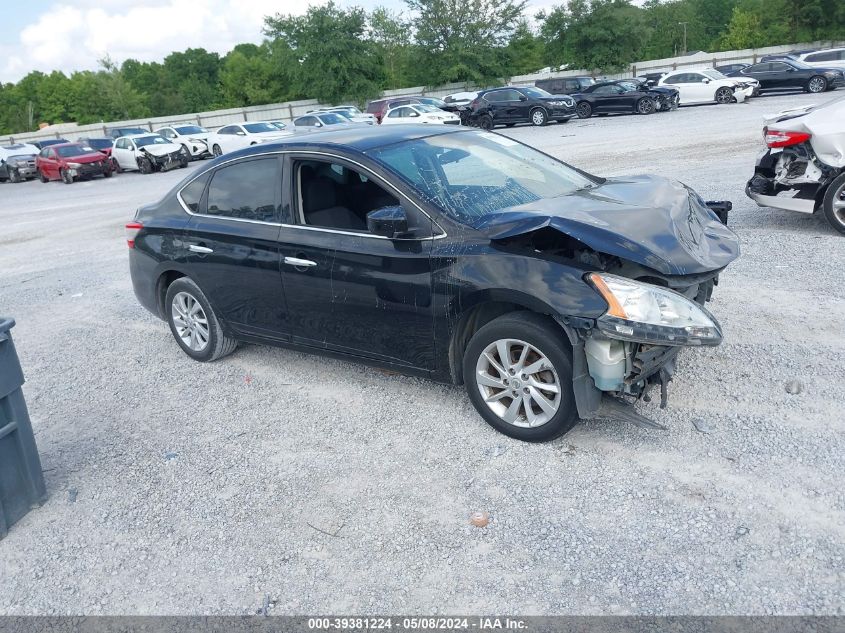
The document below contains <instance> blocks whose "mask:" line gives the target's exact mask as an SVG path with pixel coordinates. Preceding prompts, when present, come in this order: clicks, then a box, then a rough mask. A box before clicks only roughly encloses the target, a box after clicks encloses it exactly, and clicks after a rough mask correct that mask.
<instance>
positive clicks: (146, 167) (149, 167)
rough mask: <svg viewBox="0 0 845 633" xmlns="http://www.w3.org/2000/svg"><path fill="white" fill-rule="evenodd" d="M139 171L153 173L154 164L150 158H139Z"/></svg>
mask: <svg viewBox="0 0 845 633" xmlns="http://www.w3.org/2000/svg"><path fill="white" fill-rule="evenodd" d="M138 171H140V172H141V173H142V174H151V173H153V164H152V163H151V162H150V159H149V158H139V159H138Z"/></svg>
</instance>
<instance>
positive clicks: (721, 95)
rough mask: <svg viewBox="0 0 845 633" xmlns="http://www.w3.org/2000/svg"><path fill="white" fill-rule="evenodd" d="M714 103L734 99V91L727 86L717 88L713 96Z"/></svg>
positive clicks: (728, 101) (727, 101)
mask: <svg viewBox="0 0 845 633" xmlns="http://www.w3.org/2000/svg"><path fill="white" fill-rule="evenodd" d="M713 98H714V99H715V100H716V103H730V102H731V101H733V100H734V93H733V91H732V90H731V89H730V88H728V87H722V88H719V89H718V90H717V91H716V94H715V95H714V97H713Z"/></svg>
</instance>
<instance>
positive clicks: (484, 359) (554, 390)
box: [463, 312, 578, 442]
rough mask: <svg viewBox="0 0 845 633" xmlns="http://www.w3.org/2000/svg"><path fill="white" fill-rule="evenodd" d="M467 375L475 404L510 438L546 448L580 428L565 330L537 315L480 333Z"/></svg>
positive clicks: (508, 318)
mask: <svg viewBox="0 0 845 633" xmlns="http://www.w3.org/2000/svg"><path fill="white" fill-rule="evenodd" d="M463 371H464V382H465V383H466V388H467V393H468V394H469V398H470V400H471V401H472V404H473V405H474V406H475V408H476V410H477V411H478V413H479V414H480V415H481V417H482V418H484V420H485V421H486V422H487V423H488V424H489V425H490V426H492V427H493V428H494V429H496V430H497V431H499V432H501V433H504V434H505V435H509V436H510V437H513V438H516V439H518V440H523V441H526V442H545V441H548V440H551V439H554V438H556V437H559V436H561V435H563V434H564V433H566V432H567V431H569V430H570V429H571V428H572V427H573V426H575V424H577V422H578V416H577V410H576V407H575V397H574V395H573V393H572V360H571V351H570V348H569V345H568V343H567V342H566V340H565V337H564V335H563V331H562V330H560V329H559V328H556V327H555V326H554V324H553V323H551V322H550V321H548V320H547V319H546V318H544V317H541V316H539V315H537V314H534V313H533V312H512V313H510V314H506V315H504V316H501V317H499V318H497V319H494V320H493V321H491V322H490V323H487V324H486V325H484V326H483V327H482V328H481V329H479V330H478V332H476V333H475V336H473V337H472V339H471V340H470V342H469V345H467V349H466V352H465V354H464V360H463Z"/></svg>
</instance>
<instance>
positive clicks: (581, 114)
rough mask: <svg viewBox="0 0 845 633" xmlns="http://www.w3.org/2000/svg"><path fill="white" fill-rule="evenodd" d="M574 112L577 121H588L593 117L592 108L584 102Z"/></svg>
mask: <svg viewBox="0 0 845 633" xmlns="http://www.w3.org/2000/svg"><path fill="white" fill-rule="evenodd" d="M575 112H576V114H577V115H578V118H579V119H589V118H590V117H591V116H593V106H591V105H590V104H589V103H587V102H586V101H582V102H581V103H579V104H578V105H577V106H576V107H575Z"/></svg>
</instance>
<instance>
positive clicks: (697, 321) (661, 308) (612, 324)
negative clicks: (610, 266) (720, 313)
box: [586, 273, 722, 345]
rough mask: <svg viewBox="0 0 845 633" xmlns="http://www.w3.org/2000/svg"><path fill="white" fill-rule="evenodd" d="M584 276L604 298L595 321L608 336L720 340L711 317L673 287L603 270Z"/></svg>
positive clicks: (713, 342)
mask: <svg viewBox="0 0 845 633" xmlns="http://www.w3.org/2000/svg"><path fill="white" fill-rule="evenodd" d="M586 279H587V280H588V281H589V283H590V284H591V285H592V286H593V288H595V289H596V290H597V291H598V293H599V294H600V295H601V296H602V297H603V298H604V300H605V301H607V305H608V309H607V312H605V313H604V314H603V315H602V316H601V317H599V319H598V320H597V324H598V327H599V329H600V330H601V331H602V332H603V333H604V334H605V335H607V336H609V337H611V338H617V339H622V340H626V341H637V342H640V343H654V344H657V345H718V344H719V343H721V342H722V330H721V328H720V327H719V323H718V322H717V321H716V319H715V317H713V315H711V314H710V313H709V312H708V311H707V310H705V309H704V308H703V307H701V306H700V305H698V304H697V303H695V302H694V301H690V300H689V299H687V298H686V297H685V296H683V295H681V294H678V293H677V292H675V291H673V290H669V289H667V288H661V287H659V286H654V285H652V284H645V283H642V282H639V281H634V280H633V279H627V278H625V277H617V276H616V275H608V274H606V273H589V274H588V275H587V276H586Z"/></svg>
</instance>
